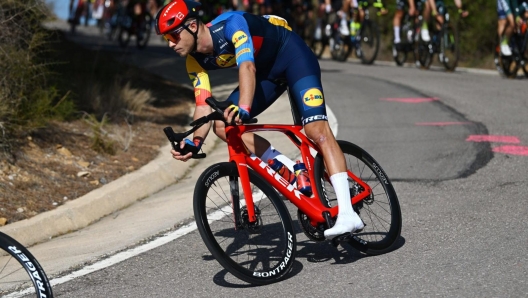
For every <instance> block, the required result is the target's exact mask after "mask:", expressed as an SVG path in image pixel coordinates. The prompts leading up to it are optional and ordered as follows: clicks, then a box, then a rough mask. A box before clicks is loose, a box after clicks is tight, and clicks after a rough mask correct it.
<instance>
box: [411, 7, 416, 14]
mask: <svg viewBox="0 0 528 298" xmlns="http://www.w3.org/2000/svg"><path fill="white" fill-rule="evenodd" d="M409 15H410V16H415V15H416V9H415V8H414V7H409Z"/></svg>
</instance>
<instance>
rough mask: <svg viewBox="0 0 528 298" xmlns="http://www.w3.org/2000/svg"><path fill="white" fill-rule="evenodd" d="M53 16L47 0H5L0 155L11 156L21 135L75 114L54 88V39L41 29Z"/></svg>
mask: <svg viewBox="0 0 528 298" xmlns="http://www.w3.org/2000/svg"><path fill="white" fill-rule="evenodd" d="M48 16H49V11H48V10H47V8H46V6H45V5H44V3H43V1H42V0H0V24H1V26H2V29H1V30H0V49H1V50H0V150H3V153H7V155H9V154H10V153H9V152H10V151H11V150H12V149H13V145H14V141H15V139H16V138H17V137H19V136H20V135H24V134H27V133H30V132H31V131H32V130H33V129H36V128H39V127H43V126H45V125H46V124H47V123H48V121H49V120H51V119H59V120H61V119H65V118H67V117H69V116H70V115H71V114H72V113H73V111H74V106H73V104H72V102H71V101H70V100H69V99H68V97H67V95H61V94H60V92H59V91H58V90H57V89H56V88H55V87H53V86H51V85H50V83H49V79H50V75H51V73H50V71H49V68H48V65H49V63H52V62H50V61H45V59H43V57H45V55H44V54H45V53H46V51H47V45H48V41H49V40H50V37H49V35H48V33H47V31H45V30H44V29H43V28H42V27H41V22H42V21H43V20H45V19H46V18H47V17H48Z"/></svg>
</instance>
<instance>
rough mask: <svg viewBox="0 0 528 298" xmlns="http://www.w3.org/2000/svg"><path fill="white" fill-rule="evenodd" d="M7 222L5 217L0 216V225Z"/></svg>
mask: <svg viewBox="0 0 528 298" xmlns="http://www.w3.org/2000/svg"><path fill="white" fill-rule="evenodd" d="M6 223H7V218H5V217H0V227H2V226H5V225H6Z"/></svg>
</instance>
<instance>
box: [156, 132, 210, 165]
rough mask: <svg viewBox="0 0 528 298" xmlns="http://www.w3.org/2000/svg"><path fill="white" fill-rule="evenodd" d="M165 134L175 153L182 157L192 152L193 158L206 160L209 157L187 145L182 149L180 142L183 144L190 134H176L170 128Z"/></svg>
mask: <svg viewBox="0 0 528 298" xmlns="http://www.w3.org/2000/svg"><path fill="white" fill-rule="evenodd" d="M163 132H164V133H165V135H166V136H167V139H169V142H170V144H171V146H172V149H174V151H176V152H179V153H180V154H182V155H186V154H187V153H189V152H191V153H192V156H191V158H205V157H206V156H207V155H206V154H205V153H198V148H197V147H195V146H191V145H189V144H185V146H184V147H183V148H180V142H182V141H183V140H184V138H185V137H186V136H187V135H189V134H190V133H175V132H174V130H173V129H172V127H170V126H167V127H165V128H164V129H163Z"/></svg>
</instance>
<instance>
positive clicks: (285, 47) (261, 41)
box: [186, 12, 327, 124]
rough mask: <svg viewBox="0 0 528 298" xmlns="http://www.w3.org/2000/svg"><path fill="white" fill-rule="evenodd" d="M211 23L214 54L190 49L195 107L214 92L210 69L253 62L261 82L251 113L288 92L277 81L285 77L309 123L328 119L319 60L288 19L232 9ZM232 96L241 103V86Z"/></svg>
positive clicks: (304, 121)
mask: <svg viewBox="0 0 528 298" xmlns="http://www.w3.org/2000/svg"><path fill="white" fill-rule="evenodd" d="M206 26H207V27H208V28H209V31H210V33H211V38H212V42H213V53H212V54H202V53H196V52H195V53H191V54H189V55H188V56H187V61H186V65H187V72H188V74H189V77H190V78H191V80H192V82H193V86H194V91H195V98H196V105H205V104H206V103H205V99H206V98H208V97H210V96H211V84H210V82H209V76H208V74H207V71H209V70H216V69H223V68H229V67H235V66H237V65H240V64H242V63H244V62H253V63H255V67H256V69H257V73H256V79H257V86H256V90H255V98H254V100H253V104H252V106H251V113H250V115H251V117H255V116H256V115H258V114H260V113H261V112H262V111H264V110H265V109H266V108H267V107H269V106H270V105H271V104H272V103H273V102H274V101H275V100H276V99H277V98H278V97H279V96H280V95H281V94H282V93H283V91H284V89H281V88H279V87H278V84H277V82H276V80H277V79H286V81H287V82H288V86H289V87H290V88H291V90H293V91H294V94H295V95H294V97H295V98H294V100H295V101H296V102H297V106H298V109H299V112H300V114H301V118H302V120H303V123H304V124H306V123H309V122H312V121H318V120H326V119H327V118H326V109H325V105H324V100H323V90H322V86H321V71H320V68H319V63H318V61H317V58H316V57H315V56H314V55H313V53H312V51H311V50H310V49H309V48H308V47H307V46H306V44H305V43H304V41H303V40H302V39H301V38H300V37H299V36H298V35H296V34H295V33H293V32H292V31H291V28H290V27H289V26H288V23H287V22H286V21H285V20H284V19H282V18H280V17H277V16H256V15H253V14H249V13H245V12H227V13H224V14H222V15H220V16H218V17H217V18H216V19H214V20H213V21H211V22H210V23H208V24H207V25H206ZM284 88H285V87H284ZM229 100H232V101H233V102H234V103H235V104H238V100H239V90H238V88H237V89H236V90H235V91H233V93H232V94H231V95H230V97H229Z"/></svg>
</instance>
